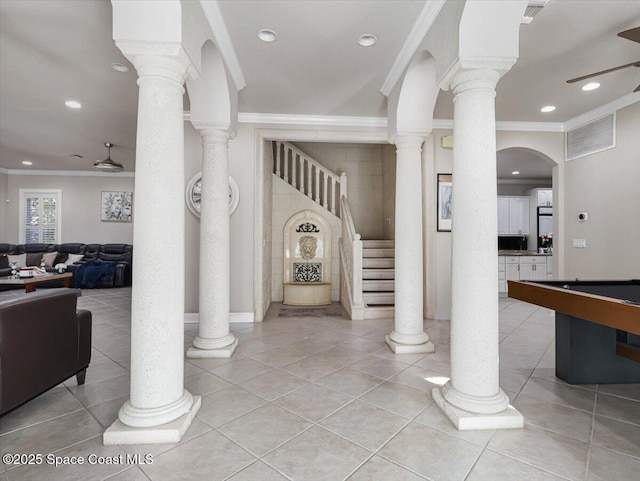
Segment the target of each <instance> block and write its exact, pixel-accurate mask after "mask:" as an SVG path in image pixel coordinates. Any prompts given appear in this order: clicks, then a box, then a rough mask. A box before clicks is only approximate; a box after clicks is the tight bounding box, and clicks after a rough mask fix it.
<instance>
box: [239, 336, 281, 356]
mask: <svg viewBox="0 0 640 481" xmlns="http://www.w3.org/2000/svg"><path fill="white" fill-rule="evenodd" d="M270 349H273V347H272V346H270V345H269V344H267V343H266V342H263V341H262V340H261V339H251V340H249V341H242V342H241V343H239V344H238V347H237V348H236V351H235V352H237V353H238V354H240V355H242V356H245V357H247V356H251V355H252V354H258V353H260V352H265V351H269V350H270Z"/></svg>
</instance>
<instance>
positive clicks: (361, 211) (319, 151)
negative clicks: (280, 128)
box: [295, 142, 383, 239]
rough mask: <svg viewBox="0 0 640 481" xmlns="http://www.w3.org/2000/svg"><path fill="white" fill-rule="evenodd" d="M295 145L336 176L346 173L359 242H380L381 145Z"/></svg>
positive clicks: (350, 203) (303, 143)
mask: <svg viewBox="0 0 640 481" xmlns="http://www.w3.org/2000/svg"><path fill="white" fill-rule="evenodd" d="M295 145H296V146H297V147H298V148H300V150H302V151H303V152H305V153H306V154H309V155H310V156H311V157H312V158H313V159H315V160H317V161H318V162H320V163H321V164H322V165H324V166H325V167H327V168H328V169H330V170H331V171H333V172H334V173H336V174H338V175H340V173H341V172H346V173H347V183H348V188H347V190H348V198H349V208H350V209H351V215H352V216H353V222H354V224H355V227H356V231H357V232H358V233H359V234H360V235H361V236H362V238H363V239H382V235H383V227H382V219H383V217H382V147H383V146H382V145H375V144H336V143H319V142H296V143H295Z"/></svg>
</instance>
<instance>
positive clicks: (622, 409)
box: [596, 393, 640, 424]
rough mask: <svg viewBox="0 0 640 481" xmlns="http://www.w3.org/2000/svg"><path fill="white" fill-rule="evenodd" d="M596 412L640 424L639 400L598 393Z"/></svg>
mask: <svg viewBox="0 0 640 481" xmlns="http://www.w3.org/2000/svg"><path fill="white" fill-rule="evenodd" d="M596 414H599V415H601V416H607V417H610V418H614V419H618V420H620V421H627V422H630V423H634V424H640V401H633V400H631V399H624V398H620V397H616V396H609V395H608V394H600V393H598V399H597V401H596Z"/></svg>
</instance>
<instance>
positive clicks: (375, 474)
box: [348, 456, 424, 481]
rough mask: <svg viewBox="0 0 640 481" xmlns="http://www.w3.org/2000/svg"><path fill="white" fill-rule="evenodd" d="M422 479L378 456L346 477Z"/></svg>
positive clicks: (358, 480) (352, 479)
mask: <svg viewBox="0 0 640 481" xmlns="http://www.w3.org/2000/svg"><path fill="white" fill-rule="evenodd" d="M423 479H424V478H422V477H420V476H418V475H417V474H414V473H412V472H411V471H407V470H406V469H404V468H401V467H400V466H398V465H397V464H393V463H392V462H389V461H387V460H386V459H384V458H381V457H380V456H373V457H372V458H371V459H369V460H368V461H367V462H366V463H364V465H363V466H362V467H361V468H359V469H358V470H357V471H356V472H355V473H354V474H353V475H352V476H350V477H349V478H348V480H349V481H373V480H389V481H391V480H393V481H421V480H423Z"/></svg>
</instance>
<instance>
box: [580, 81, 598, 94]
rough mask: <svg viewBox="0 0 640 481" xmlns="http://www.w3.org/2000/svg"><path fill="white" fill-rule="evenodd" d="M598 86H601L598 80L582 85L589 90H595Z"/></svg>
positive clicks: (583, 88)
mask: <svg viewBox="0 0 640 481" xmlns="http://www.w3.org/2000/svg"><path fill="white" fill-rule="evenodd" d="M598 87H600V84H599V83H598V82H589V83H588V84H586V85H583V86H582V90H584V91H585V92H587V91H589V90H595V89H597V88H598Z"/></svg>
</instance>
